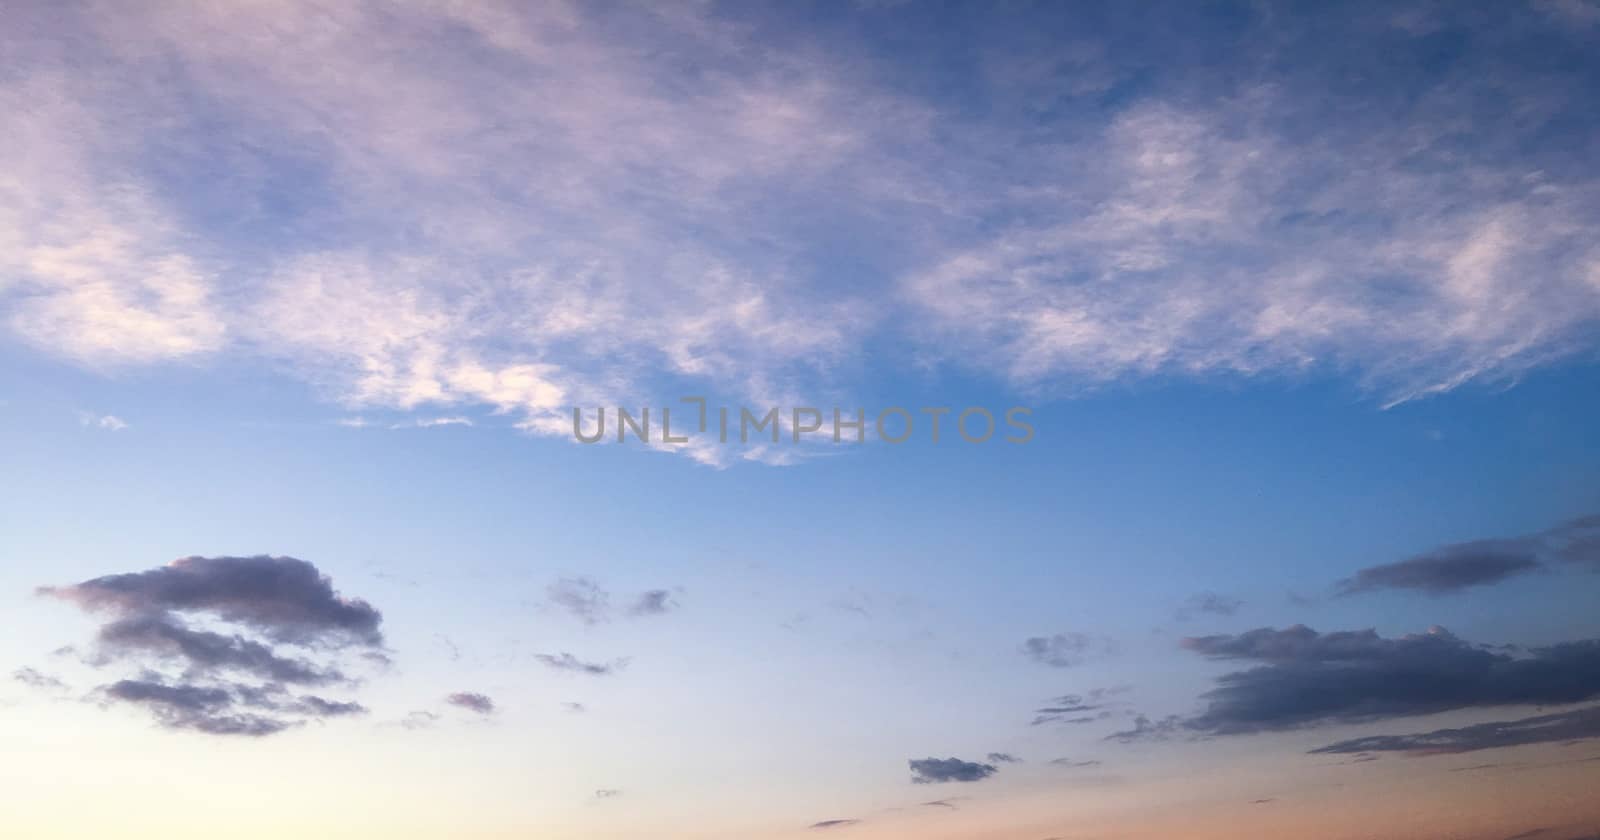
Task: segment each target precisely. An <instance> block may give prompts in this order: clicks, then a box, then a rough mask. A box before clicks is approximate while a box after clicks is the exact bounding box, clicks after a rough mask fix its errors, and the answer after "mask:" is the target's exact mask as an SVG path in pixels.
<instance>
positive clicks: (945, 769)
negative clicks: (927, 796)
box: [906, 758, 999, 785]
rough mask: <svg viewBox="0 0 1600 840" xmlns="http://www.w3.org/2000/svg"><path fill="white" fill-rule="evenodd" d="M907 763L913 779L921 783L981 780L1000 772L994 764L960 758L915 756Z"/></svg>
mask: <svg viewBox="0 0 1600 840" xmlns="http://www.w3.org/2000/svg"><path fill="white" fill-rule="evenodd" d="M906 764H907V765H908V766H910V767H911V781H912V782H914V783H916V784H919V785H928V784H942V783H944V782H981V781H983V780H984V779H987V778H989V777H990V776H993V775H994V774H995V773H997V772H999V768H997V767H995V766H994V765H993V764H979V763H978V762H976V761H962V760H961V759H959V758H914V759H911V760H910V761H908V762H906Z"/></svg>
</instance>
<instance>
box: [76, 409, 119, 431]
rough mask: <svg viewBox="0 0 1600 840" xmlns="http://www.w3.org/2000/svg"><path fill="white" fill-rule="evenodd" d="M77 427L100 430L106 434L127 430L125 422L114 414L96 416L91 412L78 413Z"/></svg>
mask: <svg viewBox="0 0 1600 840" xmlns="http://www.w3.org/2000/svg"><path fill="white" fill-rule="evenodd" d="M78 425H80V426H82V427H84V428H85V429H100V430H102V431H107V432H120V431H122V430H123V429H126V428H128V423H127V421H125V420H123V419H122V418H121V417H118V416H117V415H115V414H96V413H95V412H92V411H80V412H78Z"/></svg>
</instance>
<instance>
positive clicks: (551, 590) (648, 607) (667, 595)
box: [545, 577, 678, 624]
mask: <svg viewBox="0 0 1600 840" xmlns="http://www.w3.org/2000/svg"><path fill="white" fill-rule="evenodd" d="M545 598H546V600H547V601H548V602H549V603H550V605H551V606H553V607H555V608H556V609H559V610H561V611H563V612H566V613H569V614H570V615H572V616H574V617H576V618H578V619H579V620H581V621H582V622H583V623H585V624H599V623H601V622H604V621H610V620H611V618H612V617H613V615H614V614H615V612H616V610H614V609H613V608H612V605H611V593H610V592H607V591H606V590H605V589H604V588H603V587H601V586H600V584H599V583H597V582H596V581H595V580H593V579H592V578H588V577H570V578H561V579H560V580H557V581H556V582H555V583H552V584H550V585H549V586H548V587H546V588H545ZM677 606H678V604H677V602H676V601H674V600H672V591H671V590H669V589H651V590H648V591H646V592H642V593H640V594H639V595H638V597H636V598H634V599H633V601H632V602H631V603H629V604H628V606H627V608H626V610H625V612H626V614H627V615H629V616H633V617H636V618H638V617H643V616H652V615H664V614H666V613H668V612H671V611H672V610H673V609H675V608H676V607H677Z"/></svg>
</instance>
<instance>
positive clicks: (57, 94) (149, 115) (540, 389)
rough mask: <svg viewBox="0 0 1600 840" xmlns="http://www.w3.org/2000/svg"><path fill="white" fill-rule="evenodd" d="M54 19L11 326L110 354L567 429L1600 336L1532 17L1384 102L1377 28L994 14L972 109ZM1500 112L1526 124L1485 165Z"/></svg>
mask: <svg viewBox="0 0 1600 840" xmlns="http://www.w3.org/2000/svg"><path fill="white" fill-rule="evenodd" d="M1547 5H1548V7H1549V8H1560V9H1570V8H1578V7H1577V6H1575V5H1573V4H1571V3H1566V4H1547ZM313 12H314V13H313ZM886 13H887V12H886ZM893 13H894V14H902V15H906V16H910V15H913V14H916V13H917V12H916V11H915V10H912V9H907V10H903V11H896V12H893ZM19 14H21V15H22V17H21V18H20V19H19V21H18V25H17V26H15V27H11V28H9V29H8V32H7V33H6V35H5V36H4V37H5V46H6V48H7V50H6V52H7V55H14V56H16V58H15V61H14V62H13V63H14V64H15V65H16V70H17V72H15V73H12V74H10V75H8V77H7V79H6V80H5V82H4V83H3V84H0V109H3V111H4V112H5V113H7V114H12V115H17V116H16V118H15V119H13V120H12V128H13V131H11V132H10V135H9V137H8V139H9V140H10V142H8V143H7V144H6V147H5V148H4V149H0V171H5V172H9V173H14V174H13V176H12V177H11V178H9V179H8V180H7V181H6V183H5V184H3V185H0V207H3V208H5V209H4V210H3V211H0V246H3V247H0V277H3V278H5V279H3V280H0V311H4V312H6V313H7V314H6V317H5V318H4V325H3V326H4V329H6V330H8V331H9V332H11V333H12V334H14V335H15V336H17V337H20V338H21V339H22V340H24V341H26V342H28V343H29V344H31V345H33V346H34V347H36V348H38V350H39V352H42V353H50V354H56V355H60V356H63V357H65V358H67V359H70V360H73V361H75V362H78V363H81V364H83V365H86V366H90V367H95V368H106V367H117V366H131V365H155V364H163V363H173V362H188V361H195V360H208V361H217V362H219V363H222V362H226V363H230V364H231V363H235V362H237V363H241V364H250V363H257V362H260V361H262V360H265V361H267V362H270V363H273V364H275V365H278V366H280V367H281V368H282V369H284V370H285V371H286V372H288V373H289V374H290V375H292V376H295V377H298V378H300V379H302V380H304V381H306V382H308V383H310V384H311V385H312V386H313V387H315V388H316V390H317V392H318V393H319V394H321V395H323V396H325V397H326V399H328V400H329V401H330V402H334V403H338V404H340V405H342V406H345V407H347V409H348V410H350V411H398V412H423V413H426V415H427V416H437V415H439V413H440V412H457V411H460V412H469V411H476V410H483V411H486V412H493V413H498V414H502V415H505V416H506V417H507V418H508V420H509V421H510V423H511V424H514V425H516V426H517V427H518V428H521V429H523V430H525V431H527V432H528V433H530V434H537V435H549V436H556V437H566V436H568V435H570V416H569V415H568V414H567V413H566V412H567V411H568V410H569V409H570V407H571V406H573V405H585V406H600V405H610V406H616V405H618V404H623V403H626V404H628V405H642V404H644V403H650V404H653V405H655V406H657V407H659V406H661V405H663V403H664V400H663V399H662V398H661V395H662V394H663V393H674V392H677V391H679V390H680V389H678V388H677V387H676V386H677V385H678V384H683V383H692V384H693V386H694V387H695V388H697V389H700V390H703V391H705V392H708V393H710V392H721V393H724V394H729V395H733V396H737V397H739V398H741V399H747V400H750V401H759V402H760V403H765V404H775V403H778V402H780V401H790V402H791V404H793V403H792V401H791V398H792V397H793V396H794V395H796V394H800V393H806V392H833V391H837V390H845V389H848V388H849V387H850V386H851V385H852V384H854V380H853V378H852V370H853V367H854V366H853V365H851V364H850V363H849V362H850V361H851V360H852V359H855V358H859V357H863V356H865V355H866V348H869V347H870V348H874V349H875V350H876V349H877V348H883V349H884V350H885V351H887V352H886V355H887V357H888V358H890V359H900V360H906V359H928V360H930V361H932V362H933V363H935V364H937V363H949V364H969V363H970V364H976V365H979V366H981V367H982V368H983V369H984V372H985V373H986V374H988V375H990V376H993V377H995V378H999V379H1002V380H1005V381H1006V382H1008V383H1011V384H1013V385H1016V386H1018V387H1022V388H1053V389H1065V390H1072V389H1076V388H1080V387H1091V386H1093V385H1095V384H1097V383H1101V382H1106V381H1111V380H1115V379H1120V378H1139V377H1152V376H1161V375H1174V376H1184V377H1207V376H1216V375H1236V376H1261V375H1282V376H1292V375H1299V374H1302V373H1305V372H1307V371H1324V372H1328V373H1331V374H1333V375H1338V376H1344V377H1350V378H1354V379H1356V380H1357V381H1359V382H1360V383H1361V384H1362V385H1363V386H1365V387H1368V388H1370V389H1372V390H1373V391H1374V392H1376V393H1379V394H1381V395H1382V396H1383V398H1385V399H1390V400H1398V399H1405V398H1411V397H1418V396H1422V395H1426V394H1429V393H1436V392H1439V391H1443V390H1448V389H1450V388H1453V387H1458V386H1460V385H1461V384H1462V383H1464V382H1469V381H1474V380H1489V381H1506V380H1508V378H1510V377H1514V376H1515V375H1516V374H1518V373H1520V372H1522V371H1525V370H1528V369H1530V368H1533V367H1536V366H1539V365H1543V364H1548V363H1550V362H1552V361H1554V360H1557V359H1561V358H1564V357H1568V356H1571V355H1573V354H1575V353H1581V352H1585V351H1588V350H1592V349H1593V347H1594V346H1595V340H1594V338H1593V330H1592V326H1593V324H1594V322H1595V320H1596V318H1597V313H1600V284H1596V283H1595V281H1594V279H1593V278H1594V277H1595V276H1596V274H1595V271H1596V269H1595V266H1596V265H1597V264H1600V256H1597V255H1596V252H1595V250H1594V246H1593V245H1592V243H1591V242H1590V239H1591V237H1590V236H1589V233H1590V230H1591V228H1592V224H1591V222H1592V220H1593V219H1594V218H1595V215H1596V206H1597V201H1600V199H1597V197H1596V192H1597V191H1596V188H1595V185H1596V184H1595V182H1596V178H1595V176H1594V175H1593V173H1592V172H1590V171H1589V170H1588V169H1585V168H1583V167H1582V165H1581V164H1578V165H1575V164H1574V162H1573V160H1572V152H1571V148H1572V144H1571V143H1570V142H1566V141H1565V140H1564V139H1561V138H1570V137H1571V136H1573V134H1572V133H1573V132H1576V133H1578V134H1579V135H1581V133H1582V132H1584V131H1585V130H1587V129H1590V128H1592V127H1593V126H1592V125H1590V121H1589V119H1588V118H1587V117H1586V116H1582V115H1583V114H1585V113H1586V112H1584V111H1583V109H1582V108H1581V107H1580V106H1581V105H1582V104H1584V103H1586V101H1587V99H1586V97H1587V96H1588V93H1589V87H1590V86H1591V85H1590V84H1589V81H1590V80H1589V77H1588V74H1587V69H1586V68H1587V65H1586V64H1584V63H1583V62H1582V61H1580V60H1577V57H1576V56H1574V53H1573V52H1572V50H1574V49H1575V46H1574V44H1573V41H1572V39H1571V38H1570V36H1569V35H1568V34H1567V33H1565V32H1564V31H1562V30H1561V29H1560V28H1559V27H1556V26H1553V25H1552V24H1551V22H1550V18H1548V17H1545V16H1541V15H1526V14H1518V11H1517V9H1515V8H1512V7H1507V8H1505V9H1496V10H1489V11H1485V10H1481V9H1474V10H1472V12H1471V14H1475V15H1479V16H1486V19H1483V20H1480V21H1479V25H1488V26H1494V27H1496V28H1498V29H1499V30H1501V31H1504V32H1506V33H1514V37H1513V36H1511V35H1508V37H1506V38H1505V39H1504V40H1503V41H1496V42H1495V43H1484V44H1479V45H1477V48H1475V49H1473V50H1469V51H1465V52H1464V54H1462V55H1461V56H1459V57H1458V59H1457V60H1458V62H1459V63H1458V64H1457V65H1456V66H1455V70H1456V71H1457V72H1456V73H1455V74H1454V75H1453V76H1452V77H1451V82H1450V83H1449V84H1440V83H1437V79H1433V78H1431V77H1429V75H1428V74H1416V75H1415V76H1410V77H1407V78H1396V77H1395V74H1390V73H1385V72H1382V71H1383V70H1384V69H1386V68H1388V67H1390V60H1391V59H1390V57H1391V56H1392V55H1394V54H1395V53H1396V50H1400V51H1402V52H1403V51H1404V50H1405V49H1407V48H1411V47H1416V46H1417V44H1418V43H1419V42H1417V41H1416V40H1414V39H1415V37H1416V36H1412V35H1409V34H1407V33H1403V32H1400V31H1398V30H1397V29H1396V27H1395V26H1394V25H1393V19H1392V15H1389V14H1387V13H1380V12H1373V13H1362V14H1336V13H1334V12H1333V11H1331V10H1317V9H1309V8H1308V9H1303V10H1300V11H1299V13H1298V14H1296V15H1270V16H1268V15H1262V14H1257V13H1250V14H1252V18H1251V20H1250V21H1249V24H1250V26H1251V27H1252V31H1256V32H1258V33H1259V34H1260V35H1261V37H1260V38H1259V39H1253V40H1252V43H1253V44H1259V45H1264V46H1261V47H1260V50H1262V51H1256V50H1254V49H1244V50H1239V51H1236V53H1235V54H1232V55H1229V56H1226V57H1224V58H1223V59H1221V60H1215V61H1213V60H1211V59H1212V58H1213V56H1212V55H1211V54H1210V53H1209V52H1206V51H1203V50H1202V51H1199V52H1196V51H1182V50H1179V51H1174V50H1171V49H1170V45H1169V44H1167V43H1164V42H1163V41H1162V40H1161V39H1156V38H1144V39H1140V40H1139V43H1141V44H1148V46H1147V47H1145V48H1143V49H1132V50H1120V51H1115V52H1114V53H1111V52H1108V51H1105V50H1103V49H1098V48H1097V44H1104V43H1109V42H1123V41H1128V42H1131V41H1130V39H1129V38H1127V37H1124V36H1129V35H1135V34H1142V33H1141V32H1140V31H1137V30H1135V29H1133V28H1131V27H1132V26H1133V25H1132V24H1126V25H1127V26H1129V27H1130V28H1128V29H1122V28H1121V27H1123V26H1124V25H1125V24H1122V23H1120V22H1118V21H1117V20H1115V19H1108V20H1107V21H1103V22H1102V23H1103V24H1104V26H1106V27H1108V28H1107V30H1105V31H1097V32H1076V31H1061V32H1056V31H1051V33H1050V36H1047V37H1043V38H1041V39H1040V40H1041V41H1042V42H1044V43H1046V44H1048V47H1047V49H1048V52H1045V51H1043V50H1035V49H1031V48H1030V49H1018V48H1017V47H1018V45H1017V44H1015V43H1009V42H1007V40H1006V38H1005V37H1004V36H1003V35H1002V34H1001V32H1002V31H1004V30H1011V29H1012V27H1009V26H1004V27H999V28H998V30H996V29H995V28H993V27H986V28H985V30H984V31H985V33H987V35H986V37H985V38H984V39H980V40H982V41H983V43H975V44H974V54H975V55H976V56H977V60H978V61H979V62H980V63H981V64H982V65H983V66H985V67H993V68H996V72H993V73H988V72H986V73H982V74H972V76H973V77H972V78H971V79H969V80H968V81H970V85H968V86H966V87H964V88H963V90H964V91H965V94H964V95H966V96H969V97H970V98H971V102H972V103H975V104H976V105H977V106H979V107H974V108H966V107H951V103H950V102H949V101H948V100H947V99H946V98H945V95H944V94H932V93H928V94H921V93H918V92H917V91H922V90H932V89H935V88H939V86H931V85H920V84H889V83H888V82H886V78H888V77H889V76H893V75H894V74H892V73H886V72H884V71H885V70H887V69H889V68H890V65H894V64H895V63H896V62H897V61H899V60H900V58H903V57H902V56H898V55H896V56H890V55H887V54H879V53H875V52H874V51H872V50H861V49H858V48H857V47H858V46H859V44H857V43H856V42H855V41H854V38H856V37H858V36H860V35H861V33H860V32H859V31H856V30H855V29H854V24H853V23H852V22H851V21H849V20H848V19H841V21H840V22H839V24H840V26H839V30H838V31H837V32H832V33H830V37H828V38H813V37H804V38H797V39H793V41H792V42H785V44H782V45H776V46H774V45H772V44H770V43H767V41H769V40H770V39H765V40H764V39H763V37H762V32H763V31H764V27H763V26H760V25H753V24H752V23H751V22H750V21H749V20H748V19H747V17H744V16H729V15H724V14H720V13H719V11H718V7H716V6H715V5H703V4H691V5H686V6H685V5H672V6H666V7H661V8H659V9H658V8H652V9H650V10H648V11H646V12H642V13H641V14H643V15H644V16H645V18H644V20H645V25H641V26H617V25H614V22H613V21H609V20H607V19H606V18H605V16H604V15H603V14H601V13H600V12H598V11H596V10H594V9H591V8H588V7H586V6H583V5H582V4H578V5H564V6H549V7H546V6H537V7H535V6H529V5H526V4H514V3H500V2H487V3H473V4H458V3H457V4H428V5H419V6H407V7H405V8H402V9H391V8H383V9H378V8H372V7H368V6H365V5H360V4H356V5H348V6H345V7H343V8H340V9H338V10H337V11H336V12H329V11H328V10H327V9H325V8H323V7H322V6H321V5H318V4H314V3H311V2H310V0H286V2H282V3H272V4H258V5H254V6H251V7H249V8H248V9H244V10H231V11H230V12H229V13H222V12H218V11H215V10H202V11H195V10H194V9H190V8H187V7H183V8H180V7H173V8H160V9H156V10H153V11H139V12H135V11H133V10H130V9H126V8H122V7H120V6H118V5H117V4H111V5H106V6H99V7H96V8H95V9H93V10H92V11H91V12H85V13H83V14H73V15H50V14H47V13H46V12H43V11H40V10H28V11H26V12H23V13H19ZM1439 14H1441V15H1446V16H1447V17H1449V16H1452V15H1454V14H1468V12H1465V11H1462V12H1449V11H1448V10H1446V11H1441V12H1439ZM879 23H881V21H879V22H875V23H874V24H873V25H879ZM1047 24H1048V22H1042V21H1038V20H1030V21H1028V22H1026V23H1018V24H1017V27H1018V28H1024V27H1025V28H1028V29H1030V30H1031V29H1033V28H1034V27H1036V26H1039V25H1047ZM991 30H995V31H993V32H991ZM19 33H20V34H19ZM35 34H43V35H46V36H48V37H43V38H39V37H32V36H33V35H35ZM834 35H837V36H838V37H833V36H834ZM993 37H999V38H1000V39H1001V42H1000V43H996V42H994V41H992V40H990V38H993ZM69 43H70V44H77V45H80V46H81V47H82V49H79V50H71V51H67V50H60V49H56V48H52V47H50V46H49V45H51V44H69ZM1330 44H1340V45H1345V47H1346V48H1341V49H1340V50H1339V51H1337V52H1335V51H1334V50H1333V49H1332V48H1331V47H1330V46H1329V45H1330ZM1526 44H1535V45H1537V46H1538V47H1539V48H1540V49H1541V50H1544V51H1546V52H1547V53H1548V54H1551V55H1555V56H1560V57H1572V58H1573V60H1559V61H1557V60H1553V61H1550V62H1543V63H1530V62H1526V61H1524V60H1521V59H1522V58H1523V56H1522V53H1521V51H1519V49H1520V48H1519V49H1513V48H1512V47H1511V46H1509V45H1526ZM1349 45H1357V46H1356V47H1354V48H1353V49H1352V48H1348V47H1349ZM757 47H761V48H760V49H757ZM1145 50H1148V52H1147V51H1145ZM1264 51H1269V52H1264ZM1157 53H1159V55H1160V58H1161V59H1162V60H1161V61H1154V62H1153V61H1151V60H1150V59H1151V57H1152V55H1154V54H1157ZM1286 53H1292V54H1295V55H1297V56H1300V58H1301V60H1300V61H1299V62H1297V63H1296V64H1295V66H1294V67H1292V68H1287V69H1283V68H1280V69H1282V70H1283V72H1280V73H1276V74H1275V75H1274V82H1273V84H1271V85H1265V84H1261V83H1259V81H1258V80H1259V79H1260V75H1259V74H1256V73H1250V72H1240V71H1241V69H1248V68H1250V67H1254V66H1256V65H1258V64H1259V63H1260V62H1261V61H1263V60H1265V59H1266V58H1267V57H1268V56H1269V55H1276V54H1286ZM397 54H404V55H409V56H412V57H414V59H415V60H414V61H408V62H394V61H391V60H389V58H390V57H391V56H393V55H397ZM84 55H91V56H93V60H92V61H85V60H83V59H82V57H83V56H84ZM845 55H848V56H849V60H840V59H841V56H845ZM175 66H179V67H183V68H184V70H185V72H184V74H183V78H182V80H181V84H172V85H151V84H148V80H149V79H151V78H158V77H161V75H162V74H163V73H165V72H166V69H167V68H170V67H175ZM1351 68H1353V70H1351V72H1345V71H1346V70H1347V69H1351ZM1001 69H1003V72H1000V70H1001ZM1335 75H1338V76H1339V77H1340V78H1346V79H1367V80H1369V81H1368V82H1366V83H1364V84H1356V83H1353V82H1352V83H1351V84H1348V85H1333V86H1330V85H1328V84H1327V83H1326V80H1327V79H1328V78H1330V77H1333V76H1335ZM1378 79H1381V80H1382V84H1379V83H1378V81H1376V80H1378ZM939 89H942V88H939ZM394 91H405V92H406V95H405V96H403V97H397V96H395V95H394ZM1113 91H1115V92H1117V95H1115V96H1111V93H1112V92H1113ZM1490 100H1493V101H1515V102H1518V103H1519V116H1518V119H1516V120H1503V121H1499V122H1498V123H1496V124H1495V125H1492V126H1489V127H1487V128H1485V129H1484V130H1482V131H1477V132H1473V133H1472V136H1471V137H1470V138H1463V135H1462V133H1461V132H1460V131H1459V126H1460V125H1463V124H1479V125H1481V124H1482V123H1483V121H1482V120H1481V119H1478V117H1479V116H1481V115H1480V114H1479V111H1478V109H1479V108H1481V103H1482V102H1484V101H1490ZM1042 101H1048V102H1049V107H1047V108H1041V107H1039V102H1042ZM1357 106H1360V107H1357ZM1331 113H1339V114H1345V115H1349V118H1348V119H1345V120H1342V121H1340V122H1339V123H1338V124H1337V125H1327V124H1326V119H1325V117H1326V115H1327V114H1331ZM976 114H982V115H983V116H982V117H981V118H978V117H976V116H975V115H976ZM1575 114H1577V115H1579V116H1574V115H1575ZM1574 120H1576V122H1574ZM1307 125H1315V126H1319V127H1320V129H1321V130H1317V131H1315V132H1311V131H1307V130H1306V126H1307ZM1552 138H1556V139H1552ZM219 208H226V209H227V210H228V211H229V212H226V213H223V212H218V210H219ZM842 231H850V235H848V236H846V235H844V234H843V233H842ZM842 248H844V249H848V250H849V251H850V254H849V256H850V257H851V258H852V259H856V260H858V261H859V264H861V265H866V266H870V267H871V269H872V270H870V271H868V272H866V273H865V274H864V276H863V277H862V278H857V280H858V281H859V282H856V283H851V284H841V283H839V282H837V263H838V258H839V257H838V255H839V253H840V252H841V249H842ZM1530 277H1533V278H1537V281H1536V282H1530V281H1528V280H1527V278H1530ZM644 361H648V362H649V364H648V365H646V364H641V362H644ZM800 404H804V403H800ZM658 428H659V427H658ZM662 448H666V447H665V446H664V445H663V446H662ZM675 451H679V452H681V453H682V454H684V455H687V456H688V457H692V458H696V459H698V460H701V461H703V462H706V463H711V464H718V465H721V464H725V463H731V462H733V461H736V460H740V459H748V460H757V461H771V462H786V461H792V460H794V459H793V457H792V456H789V455H788V453H778V454H776V455H774V454H773V453H771V452H756V451H755V450H749V451H745V450H739V449H736V448H732V447H717V446H701V445H686V446H683V447H681V448H678V449H676V450H675Z"/></svg>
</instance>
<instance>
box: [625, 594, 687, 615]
mask: <svg viewBox="0 0 1600 840" xmlns="http://www.w3.org/2000/svg"><path fill="white" fill-rule="evenodd" d="M676 606H677V604H676V603H675V602H674V601H673V600H672V593H671V592H668V591H667V590H665V589H652V590H650V591H649V592H645V593H643V594H641V595H640V596H639V598H638V599H637V600H635V601H634V602H633V606H631V607H629V608H628V614H629V615H661V614H663V613H667V612H670V611H671V610H672V609H673V608H674V607H676Z"/></svg>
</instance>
